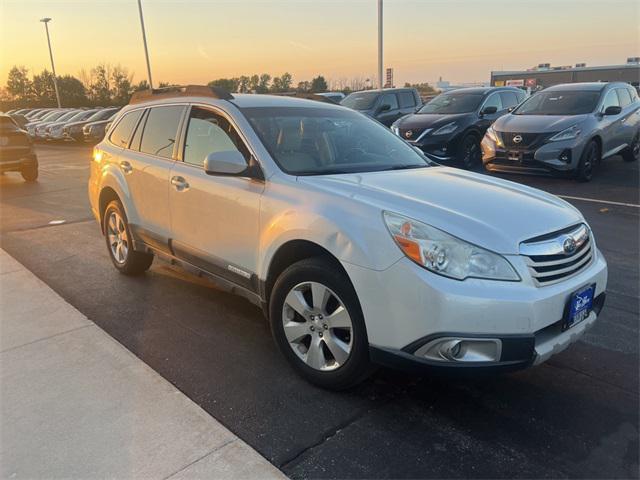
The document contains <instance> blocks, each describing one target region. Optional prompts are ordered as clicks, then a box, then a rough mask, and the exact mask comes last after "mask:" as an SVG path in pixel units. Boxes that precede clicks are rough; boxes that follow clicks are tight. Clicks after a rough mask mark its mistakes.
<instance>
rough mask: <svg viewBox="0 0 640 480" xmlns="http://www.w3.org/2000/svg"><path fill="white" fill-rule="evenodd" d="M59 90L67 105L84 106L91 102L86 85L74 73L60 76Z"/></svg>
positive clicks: (63, 103)
mask: <svg viewBox="0 0 640 480" xmlns="http://www.w3.org/2000/svg"><path fill="white" fill-rule="evenodd" d="M58 90H59V92H60V102H61V103H62V105H63V106H65V107H83V106H86V105H87V104H88V103H89V99H88V98H87V93H86V91H85V88H84V85H83V84H82V82H81V81H80V80H78V79H77V78H76V77H74V76H72V75H65V76H63V77H58Z"/></svg>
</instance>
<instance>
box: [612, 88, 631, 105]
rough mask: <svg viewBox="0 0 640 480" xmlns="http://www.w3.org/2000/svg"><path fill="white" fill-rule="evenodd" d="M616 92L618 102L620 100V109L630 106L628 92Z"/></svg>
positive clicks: (620, 89)
mask: <svg viewBox="0 0 640 480" xmlns="http://www.w3.org/2000/svg"><path fill="white" fill-rule="evenodd" d="M616 92H618V100H620V106H621V107H622V108H625V107H627V106H628V105H630V104H631V95H629V90H627V89H626V88H618V89H617V90H616Z"/></svg>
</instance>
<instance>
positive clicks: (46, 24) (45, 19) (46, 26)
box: [40, 18, 62, 108]
mask: <svg viewBox="0 0 640 480" xmlns="http://www.w3.org/2000/svg"><path fill="white" fill-rule="evenodd" d="M40 21H41V22H42V23H44V29H45V30H46V32H47V43H48V44H49V57H50V58H51V70H53V87H54V88H55V90H56V100H57V101H58V108H61V107H62V104H61V103H60V93H59V92H58V77H57V76H56V66H55V64H54V63H53V51H52V50H51V38H49V25H48V24H49V22H50V21H51V19H50V18H41V19H40Z"/></svg>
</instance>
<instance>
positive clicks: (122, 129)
mask: <svg viewBox="0 0 640 480" xmlns="http://www.w3.org/2000/svg"><path fill="white" fill-rule="evenodd" d="M142 112H143V110H136V111H134V112H130V113H126V114H125V115H124V116H123V117H122V119H121V120H120V121H119V122H118V124H117V125H116V128H114V129H113V132H111V136H110V137H109V140H111V142H113V143H115V144H116V145H118V146H119V147H125V148H126V147H127V145H129V139H130V138H131V133H132V132H133V129H134V128H135V126H136V124H137V123H138V120H139V119H140V116H141V115H142Z"/></svg>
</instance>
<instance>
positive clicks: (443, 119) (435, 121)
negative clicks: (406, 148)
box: [395, 113, 469, 130]
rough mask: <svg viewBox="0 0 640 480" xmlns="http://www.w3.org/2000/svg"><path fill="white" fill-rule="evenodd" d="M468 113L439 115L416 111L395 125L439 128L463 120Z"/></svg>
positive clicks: (405, 127)
mask: <svg viewBox="0 0 640 480" xmlns="http://www.w3.org/2000/svg"><path fill="white" fill-rule="evenodd" d="M468 115H469V114H468V113H457V114H448V115H438V114H433V113H414V114H411V115H407V116H405V117H402V118H401V119H399V120H398V121H397V122H396V123H395V126H396V127H398V128H402V129H403V130H407V129H412V128H416V129H417V128H439V127H441V126H443V125H446V124H447V123H451V122H455V121H456V120H462V119H463V118H465V117H467V116H468Z"/></svg>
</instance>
